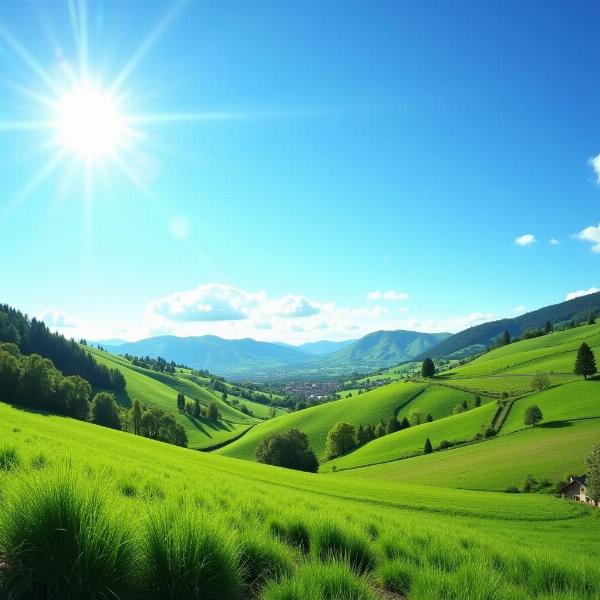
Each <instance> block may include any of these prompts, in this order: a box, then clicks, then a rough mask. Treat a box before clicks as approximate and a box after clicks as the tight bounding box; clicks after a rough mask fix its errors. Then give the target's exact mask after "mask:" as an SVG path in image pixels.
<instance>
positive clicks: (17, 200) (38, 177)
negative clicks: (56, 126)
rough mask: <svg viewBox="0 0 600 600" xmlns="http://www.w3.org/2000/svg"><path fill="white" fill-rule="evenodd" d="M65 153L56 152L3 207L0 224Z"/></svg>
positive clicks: (62, 151)
mask: <svg viewBox="0 0 600 600" xmlns="http://www.w3.org/2000/svg"><path fill="white" fill-rule="evenodd" d="M66 154H67V153H66V151H64V150H61V151H59V152H57V153H56V154H55V155H54V156H53V157H52V158H51V159H50V160H49V161H48V162H47V163H46V164H45V165H44V166H43V167H42V169H41V170H40V171H39V172H38V174H37V175H36V176H35V177H34V178H33V179H31V180H30V181H29V183H28V184H27V185H26V186H25V187H24V188H23V189H22V190H21V191H20V192H19V193H18V194H17V195H16V196H15V197H14V198H13V199H12V200H11V201H10V202H8V203H7V205H6V206H5V208H4V210H2V212H0V224H1V223H3V222H4V221H5V220H6V219H7V218H8V217H9V216H10V215H11V214H12V213H13V212H14V211H15V210H16V209H17V208H18V207H19V206H20V205H21V204H22V203H23V202H24V201H25V200H27V198H28V197H29V196H30V195H31V194H32V193H33V192H34V191H35V190H36V188H38V187H39V186H40V185H41V184H42V183H43V182H44V181H45V180H46V179H48V177H50V175H52V173H53V172H54V171H56V169H57V167H58V166H59V165H60V164H61V162H62V161H63V160H64V158H65V156H66Z"/></svg>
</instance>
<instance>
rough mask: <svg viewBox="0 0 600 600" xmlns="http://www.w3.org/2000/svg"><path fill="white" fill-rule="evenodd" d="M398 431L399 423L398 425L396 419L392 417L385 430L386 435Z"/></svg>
mask: <svg viewBox="0 0 600 600" xmlns="http://www.w3.org/2000/svg"><path fill="white" fill-rule="evenodd" d="M399 430H400V423H398V419H396V417H392V418H391V419H390V422H389V423H388V424H387V429H386V433H387V434H390V433H395V432H396V431H399Z"/></svg>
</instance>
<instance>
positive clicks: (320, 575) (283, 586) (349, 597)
mask: <svg viewBox="0 0 600 600" xmlns="http://www.w3.org/2000/svg"><path fill="white" fill-rule="evenodd" d="M261 598H262V600H374V596H373V593H372V592H371V590H370V589H369V586H368V585H367V584H366V583H365V582H364V581H363V580H362V579H361V578H360V577H358V576H356V575H354V574H353V573H352V572H351V571H349V570H348V568H347V566H345V565H343V564H339V563H328V564H318V563H317V564H309V565H307V566H305V567H304V568H302V569H300V570H298V571H297V573H296V574H295V575H294V577H292V578H288V579H286V580H284V581H282V582H281V583H270V584H268V585H267V586H266V588H265V590H264V592H263V594H262V596H261Z"/></svg>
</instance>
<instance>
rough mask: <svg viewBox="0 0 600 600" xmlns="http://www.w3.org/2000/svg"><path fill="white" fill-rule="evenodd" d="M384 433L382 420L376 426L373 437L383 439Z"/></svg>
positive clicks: (384, 427) (384, 428)
mask: <svg viewBox="0 0 600 600" xmlns="http://www.w3.org/2000/svg"><path fill="white" fill-rule="evenodd" d="M385 432H386V426H385V423H384V422H383V419H382V420H381V421H379V423H378V424H377V427H375V437H378V438H380V437H383V436H384V435H385Z"/></svg>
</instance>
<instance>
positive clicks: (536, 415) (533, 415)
mask: <svg viewBox="0 0 600 600" xmlns="http://www.w3.org/2000/svg"><path fill="white" fill-rule="evenodd" d="M543 418H544V415H543V414H542V411H541V409H540V407H539V406H538V405H537V404H532V405H531V406H529V407H528V408H527V410H526V411H525V420H524V423H525V425H533V426H534V427H535V426H536V425H537V424H538V423H539V422H540V421H541V420H542V419H543Z"/></svg>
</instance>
